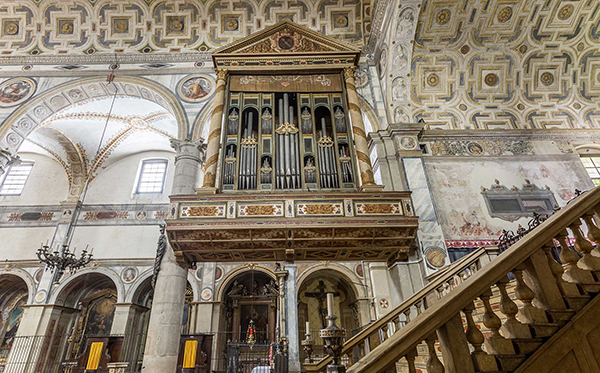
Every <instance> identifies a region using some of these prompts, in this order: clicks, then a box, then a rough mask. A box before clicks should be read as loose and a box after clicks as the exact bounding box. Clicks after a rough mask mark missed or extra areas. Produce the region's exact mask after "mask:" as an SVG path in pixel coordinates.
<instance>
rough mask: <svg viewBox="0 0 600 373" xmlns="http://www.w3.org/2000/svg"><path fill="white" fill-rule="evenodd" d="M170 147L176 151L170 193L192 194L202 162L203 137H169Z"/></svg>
mask: <svg viewBox="0 0 600 373" xmlns="http://www.w3.org/2000/svg"><path fill="white" fill-rule="evenodd" d="M171 147H172V148H173V149H175V150H176V151H177V156H175V175H174V176H173V189H172V191H171V194H173V195H177V194H194V192H195V190H196V187H197V186H198V178H199V175H200V168H201V166H202V162H204V155H205V152H206V144H204V140H203V139H199V140H175V139H171Z"/></svg>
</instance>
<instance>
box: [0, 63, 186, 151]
mask: <svg viewBox="0 0 600 373" xmlns="http://www.w3.org/2000/svg"><path fill="white" fill-rule="evenodd" d="M105 81H106V79H105V78H104V77H91V78H83V79H77V80H74V81H71V82H67V83H64V84H61V85H59V86H56V87H54V88H52V89H49V90H47V91H44V92H42V93H40V94H38V95H36V96H35V97H34V98H33V99H32V100H30V101H28V102H27V103H25V104H23V105H21V106H20V107H19V108H18V109H16V110H15V111H14V112H12V113H11V114H10V115H9V116H8V117H7V118H6V119H5V120H4V122H3V123H2V125H0V138H1V139H2V141H3V142H4V143H6V144H7V145H8V147H9V149H11V150H14V151H16V150H17V149H18V148H19V147H20V145H21V144H22V142H23V141H24V140H25V138H26V137H27V136H28V135H29V134H30V133H31V132H33V131H34V130H35V129H36V128H37V127H39V125H40V123H42V122H43V121H44V120H46V119H47V118H49V117H50V116H52V115H53V114H54V113H55V112H57V111H58V110H61V109H64V108H66V107H69V106H72V105H75V104H77V103H79V102H82V101H85V100H89V99H91V98H98V97H106V96H112V95H113V94H114V90H110V89H108V90H107V89H105V88H104V86H103V85H102V84H101V83H103V82H105ZM114 83H115V85H116V86H117V87H118V90H119V92H121V93H122V94H124V95H126V96H133V97H140V98H143V99H146V100H149V101H153V102H155V103H157V104H159V105H161V106H163V107H164V108H165V109H167V110H168V111H169V112H171V113H172V114H173V115H174V116H175V119H176V120H177V126H178V129H177V133H178V135H177V137H178V138H179V139H185V138H186V136H187V127H188V120H187V115H186V113H185V109H184V108H183V106H182V105H181V103H180V102H179V100H178V99H177V97H176V96H175V94H174V93H173V92H172V91H171V90H169V89H168V88H166V87H165V86H163V85H161V84H159V83H157V82H154V81H152V80H149V79H145V78H139V77H132V76H121V75H120V76H116V77H115V80H114Z"/></svg>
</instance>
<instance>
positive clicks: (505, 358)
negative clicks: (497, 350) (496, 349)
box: [494, 354, 527, 372]
mask: <svg viewBox="0 0 600 373" xmlns="http://www.w3.org/2000/svg"><path fill="white" fill-rule="evenodd" d="M494 356H495V357H496V361H497V362H498V368H500V369H501V370H503V371H508V372H512V371H514V370H515V369H517V368H518V367H519V365H521V363H523V362H524V361H525V359H527V356H525V355H523V354H519V355H494Z"/></svg>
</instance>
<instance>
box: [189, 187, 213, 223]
mask: <svg viewBox="0 0 600 373" xmlns="http://www.w3.org/2000/svg"><path fill="white" fill-rule="evenodd" d="M205 178H206V177H205ZM218 214H219V209H218V208H217V207H216V206H198V207H190V208H189V209H188V215H189V216H217V215H218Z"/></svg>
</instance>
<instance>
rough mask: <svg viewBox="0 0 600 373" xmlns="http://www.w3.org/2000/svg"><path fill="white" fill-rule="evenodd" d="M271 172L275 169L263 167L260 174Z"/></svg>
mask: <svg viewBox="0 0 600 373" xmlns="http://www.w3.org/2000/svg"><path fill="white" fill-rule="evenodd" d="M271 171H273V168H271V167H268V166H263V167H261V168H260V172H262V173H263V174H270V173H271Z"/></svg>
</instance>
